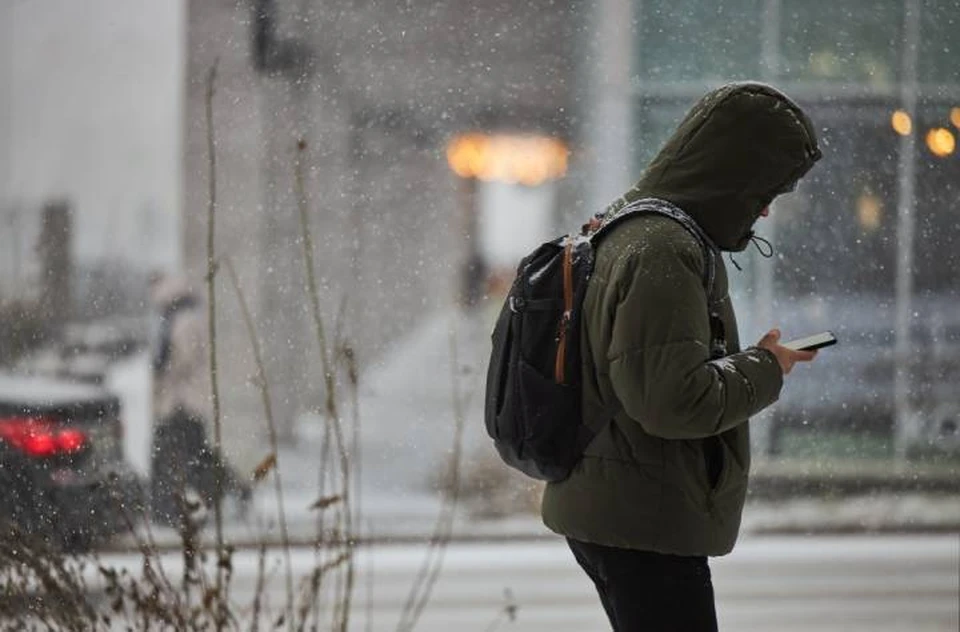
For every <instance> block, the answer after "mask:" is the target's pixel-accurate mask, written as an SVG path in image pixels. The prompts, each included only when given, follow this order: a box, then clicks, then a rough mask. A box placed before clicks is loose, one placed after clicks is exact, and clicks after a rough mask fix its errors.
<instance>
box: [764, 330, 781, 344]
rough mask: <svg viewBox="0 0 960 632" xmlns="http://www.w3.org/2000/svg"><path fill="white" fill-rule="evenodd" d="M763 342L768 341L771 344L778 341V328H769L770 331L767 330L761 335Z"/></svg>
mask: <svg viewBox="0 0 960 632" xmlns="http://www.w3.org/2000/svg"><path fill="white" fill-rule="evenodd" d="M763 342H769V343H772V344H777V343H778V342H780V330H779V329H771V330H770V331H768V332H767V333H766V335H765V336H764V337H763Z"/></svg>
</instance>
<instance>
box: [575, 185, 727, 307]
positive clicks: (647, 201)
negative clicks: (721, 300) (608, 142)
mask: <svg viewBox="0 0 960 632" xmlns="http://www.w3.org/2000/svg"><path fill="white" fill-rule="evenodd" d="M640 213H647V214H650V213H653V214H656V215H664V216H666V217H669V218H671V219H673V220H675V221H677V222H678V223H679V224H680V225H681V226H683V227H684V228H686V229H687V232H689V233H690V234H691V235H693V238H694V239H696V240H697V243H698V244H700V248H701V249H702V250H703V260H704V270H703V286H704V289H706V291H707V300H708V302H710V303H712V302H713V286H714V282H715V281H716V278H717V263H716V260H715V257H716V255H717V254H718V253H719V252H720V249H719V248H718V247H717V245H716V244H714V243H713V240H712V239H710V237H709V236H708V235H707V234H706V233H705V232H704V231H703V229H702V228H700V225H699V224H697V222H695V221H694V220H693V218H692V217H690V216H689V215H687V214H686V213H685V212H684V211H683V210H682V209H680V207H678V206H676V205H674V204H671V203H670V202H668V201H666V200H662V199H660V198H641V199H639V200H635V201H634V202H631V203H630V204H627V205H626V206H624V207H623V208H621V209H619V210H618V211H616V212H615V213H613V214H611V215H610V216H608V217H606V218H604V220H603V221H602V222H601V224H600V226H599V227H598V228H596V229H595V230H594V231H593V232H592V233H590V235H589V236H588V238H589V239H590V240H591V241H597V240H598V238H599V237H601V236H602V235H604V234H606V233H607V232H609V231H610V230H611V229H612V228H613V227H614V226H616V225H617V224H619V223H621V222H622V221H624V220H625V219H628V218H629V217H632V216H634V215H638V214H640ZM711 311H712V307H711Z"/></svg>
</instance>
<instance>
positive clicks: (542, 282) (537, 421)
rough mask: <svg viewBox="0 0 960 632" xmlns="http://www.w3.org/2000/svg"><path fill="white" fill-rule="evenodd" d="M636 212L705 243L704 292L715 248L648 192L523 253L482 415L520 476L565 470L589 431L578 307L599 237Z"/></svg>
mask: <svg viewBox="0 0 960 632" xmlns="http://www.w3.org/2000/svg"><path fill="white" fill-rule="evenodd" d="M637 213H656V214H660V215H666V216H668V217H671V218H673V219H675V220H676V221H678V222H680V223H681V224H682V225H683V226H684V227H685V228H686V229H687V230H688V231H690V233H691V234H693V235H694V237H695V238H696V239H697V241H698V242H699V243H700V245H701V247H702V248H703V249H704V258H705V260H706V261H707V265H706V269H705V272H704V286H705V288H706V289H707V296H708V297H710V296H711V295H712V288H713V280H714V276H715V267H714V266H715V262H714V259H713V256H711V255H712V252H715V250H716V247H715V246H713V245H712V243H711V242H710V240H709V238H708V237H707V236H706V235H705V234H704V233H703V231H702V229H701V228H700V227H699V226H698V225H697V224H696V223H695V222H694V221H693V220H692V219H691V218H690V217H689V216H688V215H686V214H685V213H684V212H683V211H681V210H680V209H679V208H677V207H676V206H674V205H672V204H670V203H669V202H666V201H664V200H660V199H656V198H645V199H642V200H637V201H636V202H633V203H631V204H629V205H627V206H625V207H624V208H622V209H620V210H619V211H618V212H616V213H614V214H613V215H612V216H611V217H608V218H606V219H601V216H598V217H597V218H594V221H593V222H591V223H590V224H587V225H585V226H584V227H583V229H582V231H581V232H580V233H579V234H572V235H565V236H563V237H558V238H556V239H554V240H552V241H548V242H545V243H543V244H541V245H540V246H539V247H538V248H537V249H536V250H534V251H533V252H532V253H531V254H530V255H528V256H527V257H525V258H524V259H523V260H522V261H521V262H520V265H519V266H518V268H517V276H516V278H515V279H514V281H513V285H512V287H511V288H510V292H509V293H508V295H507V297H506V300H505V301H504V304H503V308H502V309H501V310H500V316H499V318H498V319H497V324H496V326H495V327H494V330H493V336H492V339H493V350H492V353H491V355H490V365H489V368H488V370H487V385H486V400H485V411H484V418H485V419H484V421H485V424H486V428H487V434H489V435H490V437H491V438H492V439H493V440H494V444H495V445H496V448H497V451H498V452H499V453H500V456H501V458H502V459H503V460H504V462H506V463H507V465H510V466H511V467H514V468H516V469H518V470H520V471H521V472H523V473H525V474H527V475H528V476H531V477H533V478H536V479H539V480H544V481H561V480H563V479H565V478H567V476H569V475H570V472H571V471H572V470H573V467H574V466H575V465H576V463H577V461H579V460H580V457H581V455H582V454H583V450H584V449H585V448H586V447H587V444H589V443H590V441H591V440H592V439H593V437H594V435H595V434H596V432H595V430H591V429H590V428H588V427H587V425H586V424H584V423H583V420H582V418H581V410H580V408H581V405H580V404H581V403H580V399H581V392H580V386H581V375H580V372H581V364H580V320H581V309H580V308H581V304H582V302H583V297H584V294H585V293H586V290H587V282H588V281H589V280H590V274H591V272H592V271H593V262H594V251H595V249H596V247H597V245H598V243H599V240H600V238H601V237H602V236H603V235H605V234H607V233H608V232H609V231H610V230H611V229H612V228H613V227H614V226H615V225H617V224H619V223H620V222H621V221H623V220H624V219H626V218H628V217H631V216H633V215H635V214H637ZM710 311H711V319H710V321H711V329H713V330H714V331H713V337H714V341H713V347H714V354H713V355H714V356H717V355H723V349H722V347H724V346H725V345H724V344H723V340H722V333H720V336H719V338H718V336H717V332H716V330H715V329H714V325H715V323H716V324H719V317H718V316H717V315H716V313H715V310H714V309H713V306H712V304H711V309H710ZM718 345H719V346H720V347H721V348H720V349H719V350H718V348H717V347H718Z"/></svg>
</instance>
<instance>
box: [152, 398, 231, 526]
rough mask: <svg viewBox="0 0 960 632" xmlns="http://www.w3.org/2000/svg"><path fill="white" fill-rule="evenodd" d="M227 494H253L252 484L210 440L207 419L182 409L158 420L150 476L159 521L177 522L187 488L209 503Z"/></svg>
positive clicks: (170, 523) (163, 522) (173, 524)
mask: <svg viewBox="0 0 960 632" xmlns="http://www.w3.org/2000/svg"><path fill="white" fill-rule="evenodd" d="M218 478H219V479H220V491H221V493H223V494H228V493H236V494H238V495H239V496H241V497H243V496H245V495H249V491H248V486H247V485H246V484H245V483H243V482H242V481H241V479H240V477H239V476H238V475H237V474H236V473H235V472H234V471H233V470H232V469H231V468H230V467H228V466H227V464H226V463H225V462H224V459H223V458H222V456H221V455H220V454H219V453H218V452H217V451H216V450H214V449H213V446H211V445H210V442H209V441H208V440H207V431H206V428H205V426H204V424H203V420H201V419H199V418H197V417H195V416H193V415H190V414H188V413H186V412H184V411H182V410H178V411H176V412H174V413H173V414H172V415H170V416H169V417H168V418H167V419H164V420H161V422H160V423H159V424H157V426H156V428H155V429H154V433H153V451H152V467H151V476H150V492H151V493H150V496H151V514H152V517H153V519H154V521H156V522H157V523H159V524H164V525H168V526H177V525H179V524H180V516H181V513H182V512H183V511H184V510H187V513H189V509H190V508H189V507H186V506H185V504H184V501H185V499H184V492H185V490H187V489H192V490H193V491H194V492H196V493H197V494H198V495H199V496H200V498H201V499H202V500H203V502H204V503H206V504H207V506H212V505H213V503H214V502H215V500H216V497H217V479H218Z"/></svg>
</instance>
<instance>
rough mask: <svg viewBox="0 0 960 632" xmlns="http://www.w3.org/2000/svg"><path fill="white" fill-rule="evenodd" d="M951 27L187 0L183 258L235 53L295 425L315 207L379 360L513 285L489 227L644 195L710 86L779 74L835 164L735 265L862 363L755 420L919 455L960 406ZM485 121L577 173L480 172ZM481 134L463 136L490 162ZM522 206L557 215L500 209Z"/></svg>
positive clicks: (275, 352)
mask: <svg viewBox="0 0 960 632" xmlns="http://www.w3.org/2000/svg"><path fill="white" fill-rule="evenodd" d="M958 21H960V5H957V4H956V3H938V2H934V1H932V0H885V1H884V2H877V3H873V4H871V7H870V9H869V10H868V11H866V10H864V9H863V6H862V3H859V2H856V1H855V0H815V1H812V2H811V1H808V0H802V1H801V0H730V1H729V2H723V3H702V2H698V1H696V0H677V1H671V2H669V3H668V2H655V1H652V0H605V1H604V0H597V1H594V2H590V1H583V2H570V3H556V2H550V1H547V0H544V1H542V2H541V1H536V2H529V3H521V4H517V3H508V2H501V1H495V2H490V3H470V2H460V1H455V2H449V3H443V4H437V3H432V2H407V3H403V4H400V5H397V6H394V5H392V4H390V3H379V2H366V1H363V2H361V1H355V2H344V3H337V4H336V6H325V5H324V6H321V5H320V3H309V2H306V3H300V4H299V5H297V6H296V7H294V6H291V5H290V4H288V3H282V2H277V1H272V0H249V1H245V2H235V1H233V0H216V1H211V2H191V3H189V9H188V19H187V33H188V89H187V94H188V97H187V101H186V130H187V131H186V159H185V160H186V162H185V172H184V183H185V195H184V200H185V203H184V222H185V232H184V246H185V252H186V262H187V266H188V268H190V269H191V271H192V272H194V273H195V276H197V275H202V274H203V272H204V270H205V266H206V243H205V239H206V227H207V223H206V222H207V219H206V208H207V200H208V193H207V189H208V182H207V172H208V167H209V158H208V156H207V152H206V145H205V143H206V136H205V134H206V127H205V114H204V108H205V97H204V94H205V93H204V91H205V84H204V81H205V77H206V76H207V73H208V71H209V70H210V68H211V67H212V66H213V64H214V61H215V60H217V64H218V65H217V68H218V78H217V81H216V88H217V93H216V95H215V96H214V98H213V106H214V108H213V111H214V126H215V130H216V134H217V159H218V176H217V177H218V185H219V186H218V194H217V195H218V203H219V207H218V214H219V215H218V218H219V219H218V240H219V241H218V246H217V249H218V252H219V253H220V254H221V255H229V256H230V257H231V259H232V260H233V261H234V262H235V264H236V266H237V269H238V271H239V274H240V278H241V282H242V283H243V286H244V290H245V292H246V294H247V296H248V299H249V300H250V301H251V303H252V305H254V306H255V311H256V317H257V324H258V327H259V331H260V334H261V336H262V337H263V338H264V341H265V343H266V350H267V358H268V373H269V375H270V379H271V385H272V387H273V389H274V392H275V393H276V396H277V399H278V400H279V402H280V406H279V407H280V410H281V411H283V412H281V413H280V414H281V416H283V417H286V418H289V417H290V416H291V415H293V414H295V413H296V412H297V411H302V410H304V409H307V408H310V407H313V406H317V405H319V404H320V403H321V401H322V396H323V393H322V388H321V387H320V384H321V382H322V380H321V379H320V367H319V364H318V352H317V345H316V336H315V333H314V330H313V322H312V318H311V315H310V310H309V303H308V301H307V300H306V289H305V287H306V278H305V276H304V272H303V271H304V266H303V259H302V237H303V232H302V230H301V227H300V220H299V212H300V206H301V204H300V203H301V201H302V202H303V203H304V208H306V209H307V212H308V215H309V218H310V227H311V232H312V235H313V239H314V242H315V244H314V245H315V264H316V269H317V271H318V275H319V283H320V287H321V296H322V308H323V314H324V319H325V323H326V324H327V332H328V336H329V337H330V338H331V339H332V338H333V337H334V332H335V331H337V330H338V327H339V329H340V330H342V331H343V333H344V335H345V336H347V337H348V338H349V339H350V340H351V342H352V344H354V345H356V346H357V347H358V354H359V357H360V362H361V365H363V364H364V363H367V364H369V363H376V362H378V361H379V359H380V358H382V357H383V356H384V354H385V353H386V352H387V350H389V348H390V346H391V344H392V343H394V342H395V341H396V340H397V339H398V338H399V337H401V336H403V335H404V333H405V332H408V331H409V330H410V329H411V328H412V327H414V326H415V324H416V323H417V320H418V319H419V318H420V317H421V316H422V315H424V314H426V313H429V312H431V311H435V310H438V309H441V308H442V307H443V306H445V305H449V304H451V303H453V302H455V301H457V300H462V299H463V298H464V297H465V296H466V297H469V295H470V292H469V291H467V290H469V287H470V286H469V282H468V281H467V280H468V279H470V278H475V277H478V278H480V279H483V280H484V282H491V281H492V282H494V284H495V283H496V282H498V281H499V282H500V283H501V284H502V282H503V280H502V279H498V278H497V271H496V270H493V271H491V269H490V267H491V266H494V267H495V266H496V265H498V264H497V263H496V261H500V260H508V259H509V258H510V256H513V254H515V253H516V252H517V251H518V249H521V248H522V247H523V244H522V243H520V244H518V245H516V246H511V245H510V244H509V243H507V242H509V240H504V239H501V240H498V244H499V246H498V248H501V250H496V249H494V251H490V250H489V248H487V247H486V246H484V245H483V243H484V242H485V240H486V241H488V242H489V241H490V240H489V238H488V237H485V236H484V235H485V234H486V233H485V231H489V230H492V229H491V228H490V226H491V225H499V226H507V227H508V229H509V227H510V226H511V225H514V226H516V227H517V229H518V232H521V233H522V232H526V231H530V232H544V231H546V232H556V231H558V230H560V229H562V230H567V229H569V228H571V227H572V226H576V225H578V222H579V221H580V220H582V218H584V217H585V216H587V215H588V214H589V213H591V212H593V211H594V210H596V209H598V208H600V207H602V205H604V204H605V203H607V202H608V201H609V200H610V199H612V198H613V197H615V196H616V195H618V194H619V193H620V192H622V190H623V189H624V188H625V187H627V186H629V185H630V184H631V182H632V181H633V180H634V179H635V178H636V177H637V176H638V175H639V169H640V168H641V167H642V165H643V164H645V163H646V162H647V161H648V160H649V159H650V158H651V157H652V156H653V153H654V152H655V151H656V149H657V148H658V147H659V145H660V143H661V142H662V141H663V140H664V139H665V137H666V136H667V135H668V134H669V133H670V132H671V131H672V129H673V127H674V126H675V125H676V123H677V122H678V121H679V119H680V118H681V117H682V115H683V113H684V112H685V110H686V109H687V108H688V107H689V106H690V104H691V103H692V102H694V101H695V100H696V99H697V98H698V97H699V96H700V95H702V94H703V92H705V91H706V90H708V89H710V88H712V87H715V86H717V85H719V84H721V83H723V82H726V81H730V80H744V79H760V80H764V81H768V82H770V83H773V84H775V85H778V86H779V87H782V88H783V89H784V90H785V91H786V92H787V93H788V94H790V95H791V96H792V97H794V98H795V99H796V100H797V101H799V102H800V103H801V104H802V105H803V106H804V107H805V108H806V109H808V110H809V111H810V113H811V116H812V117H813V119H814V121H815V122H816V124H817V126H818V131H819V132H820V133H821V137H822V142H823V146H824V153H825V159H824V161H823V162H822V163H821V164H820V165H819V166H818V167H817V168H816V169H815V170H814V171H813V172H812V173H811V174H810V176H809V177H808V178H807V179H805V181H804V182H803V183H802V185H801V187H800V189H799V190H798V192H797V193H796V194H795V195H793V196H789V197H786V198H783V199H782V200H781V201H778V202H777V205H776V208H775V212H774V214H773V219H772V220H769V221H766V222H765V223H764V224H763V226H762V231H761V232H763V233H764V234H765V235H766V236H768V238H770V239H771V240H772V241H773V242H774V244H775V245H776V247H777V254H776V257H775V258H774V259H773V260H771V261H765V260H758V259H757V257H756V256H755V255H753V254H748V253H745V254H744V255H742V256H741V257H738V260H739V262H740V264H741V265H742V267H743V268H744V272H743V273H742V274H736V273H734V274H733V275H732V276H733V277H734V280H733V282H734V288H735V291H736V293H737V295H736V297H735V300H736V301H737V302H738V303H740V313H741V315H742V316H743V322H742V323H741V325H742V327H741V329H742V333H743V338H744V339H745V341H747V342H749V341H750V340H751V339H754V338H756V337H758V336H759V335H760V334H762V333H763V331H765V330H766V329H767V328H769V327H770V326H773V325H780V326H781V327H782V328H784V330H785V331H786V332H789V333H792V334H795V335H804V334H807V333H810V332H812V331H813V330H820V329H833V330H834V331H836V332H837V333H838V335H839V336H840V338H841V341H842V342H841V345H842V346H841V348H843V349H845V352H844V353H843V354H840V353H836V354H834V355H833V356H831V355H830V354H827V353H824V354H821V356H822V357H821V359H820V360H819V361H818V362H819V365H821V366H818V368H817V371H820V373H815V372H814V371H812V370H811V371H809V372H806V373H803V374H802V375H801V376H799V377H794V378H793V380H792V383H791V387H790V389H789V390H788V392H787V393H785V399H784V401H783V402H781V406H780V411H779V412H778V413H777V414H778V415H779V417H778V421H777V423H776V424H773V423H765V424H757V425H756V426H755V427H756V428H757V432H756V433H755V434H756V435H757V443H758V446H759V447H760V448H762V451H763V452H766V451H769V450H771V449H774V450H776V449H781V450H782V449H784V446H785V445H787V444H789V441H800V442H801V443H802V442H803V441H804V440H803V439H789V441H788V440H787V439H784V438H783V437H780V438H779V439H778V438H777V436H775V435H776V434H777V433H778V432H780V431H779V430H777V431H773V430H772V429H773V428H787V429H788V430H790V429H794V430H795V429H804V428H811V427H819V425H820V424H821V422H823V423H825V424H826V425H828V426H829V425H833V426H837V425H839V426H841V427H842V429H844V430H845V431H846V432H848V433H852V435H853V436H854V437H855V438H854V441H855V442H857V441H860V440H861V439H863V445H867V444H868V443H869V444H870V445H874V446H875V447H874V448H870V449H869V450H867V451H868V452H869V451H870V450H873V451H875V452H877V453H883V454H890V453H893V452H896V453H902V452H903V450H904V446H906V445H908V444H909V443H911V442H913V441H915V440H920V441H921V443H922V441H924V440H926V441H929V439H924V438H923V437H924V436H927V437H936V436H939V435H938V434H937V433H938V432H940V431H939V430H938V428H941V427H946V428H949V424H947V425H946V426H943V423H946V422H947V421H949V420H953V419H955V418H957V417H958V416H960V411H957V410H954V409H952V408H951V406H950V402H951V401H952V400H950V397H949V395H948V394H945V392H944V388H943V387H942V384H944V380H945V379H946V380H949V379H952V378H949V376H951V375H955V376H956V375H957V371H960V367H957V366H955V365H957V364H958V362H957V353H956V352H955V350H956V349H957V348H958V346H960V331H958V329H957V327H956V324H955V323H954V322H953V321H952V320H951V317H950V313H952V311H950V310H949V309H948V306H949V305H951V304H955V301H956V299H957V298H958V297H957V288H958V287H960V277H958V273H957V272H956V270H957V269H958V266H957V265H956V263H957V261H956V257H958V256H960V255H958V254H957V253H958V252H960V251H958V250H957V248H956V246H957V243H956V242H957V240H958V239H960V234H958V232H957V222H956V219H955V218H956V214H957V212H958V211H960V208H958V203H957V199H960V197H958V196H957V186H958V183H960V158H958V152H957V151H956V150H955V138H956V136H957V134H958V133H960V110H958V109H957V108H958V107H960V76H958V73H957V70H956V64H955V59H954V56H955V54H956V50H957V47H958V44H960V41H957V36H956V33H957V32H960V30H958V29H957V27H958ZM470 133H474V134H480V135H481V137H483V138H486V140H488V141H492V140H495V139H496V138H499V137H501V136H503V135H510V136H511V137H513V138H516V137H517V135H518V133H522V134H523V135H527V136H529V135H531V134H532V135H535V137H536V138H544V139H548V140H557V141H559V142H561V143H562V144H563V146H564V147H566V148H567V149H568V150H569V154H568V156H567V162H566V163H565V165H564V174H565V175H564V177H563V178H562V179H559V180H555V181H550V182H548V183H546V184H544V183H538V184H535V185H531V184H530V183H523V182H522V178H519V179H518V178H513V179H511V178H502V177H500V178H498V177H494V178H492V183H490V182H485V181H484V180H483V177H482V176H481V175H480V174H481V171H482V170H483V168H486V167H489V164H486V163H484V164H482V165H479V166H478V165H474V167H476V170H474V171H471V170H470V169H473V167H471V168H470V169H466V168H465V169H466V170H465V171H462V172H461V171H459V170H458V169H459V168H458V167H457V166H456V165H455V164H454V162H453V157H452V156H450V157H449V161H448V155H447V154H448V153H449V152H450V150H451V147H454V146H456V141H457V140H464V139H466V140H468V141H469V140H470V137H469V134H470ZM301 139H302V140H304V141H305V145H304V147H303V148H302V149H300V150H298V149H297V143H298V141H299V140H301ZM484 142H486V141H484ZM478 146H479V145H469V143H468V149H469V151H472V152H474V153H473V154H471V155H473V156H474V158H475V159H476V160H478V161H480V162H483V160H487V158H483V159H481V158H480V157H479V156H480V154H479V153H478V152H479V151H480V150H478V149H477V147H478ZM471 147H472V149H471ZM513 147H514V148H515V147H516V146H513ZM519 151H520V150H517V149H514V150H513V151H512V152H508V153H513V154H517V153H518V152H519ZM468 153H469V152H468ZM497 160H501V159H497ZM298 161H299V164H300V166H301V167H302V173H303V178H302V182H303V190H304V196H303V199H302V200H300V199H299V197H298V183H297V177H296V172H297V163H298ZM497 164H498V165H500V166H503V165H502V164H501V163H499V162H498V163H497ZM518 180H519V181H520V184H519V185H518V184H517V181H518ZM511 187H512V189H511ZM525 195H526V196H528V198H529V199H527V200H526V201H525V202H524V201H522V200H523V199H524V196H525ZM504 196H506V197H504ZM504 200H506V201H504ZM517 204H519V205H520V206H522V207H523V208H528V209H537V208H545V209H546V211H545V215H543V216H542V217H540V218H539V219H537V218H535V217H527V218H524V220H523V221H520V220H516V223H512V222H511V219H510V213H509V212H503V213H501V214H500V215H499V216H498V215H497V213H496V209H500V210H501V211H502V210H503V209H505V208H508V207H510V205H517ZM484 209H488V210H489V209H494V210H492V211H490V212H487V211H485V210H484ZM531 213H533V212H531ZM544 217H545V218H546V219H544ZM528 220H529V221H528ZM524 222H526V223H524ZM493 230H503V229H493ZM934 242H935V243H936V247H935V248H934V247H930V246H929V245H930V244H931V243H934ZM478 255H479V256H478ZM471 265H473V266H479V268H480V271H481V274H479V275H477V274H475V273H476V272H477V268H476V267H471ZM471 271H473V273H474V274H471ZM219 287H220V288H221V289H220V292H221V294H222V296H220V297H219V303H220V305H222V306H223V310H225V311H234V310H235V307H234V306H235V305H236V297H235V296H234V295H233V292H232V290H230V289H229V285H228V284H227V283H225V282H221V283H220V284H219ZM481 293H482V288H481ZM951 302H953V303H951ZM948 311H949V313H948ZM914 314H916V316H914ZM222 321H223V334H224V337H225V338H224V340H225V342H224V344H223V348H224V353H226V354H227V358H229V361H228V362H225V363H223V367H224V368H223V371H224V375H223V377H224V381H225V384H226V388H227V394H228V395H229V397H228V399H229V400H230V401H231V402H233V404H232V406H234V407H236V409H237V411H239V412H238V414H239V415H240V416H242V415H243V413H245V412H249V411H250V410H255V409H256V406H257V403H256V402H257V399H256V398H257V397H258V396H257V395H256V392H255V390H254V389H251V388H250V387H249V384H247V382H246V377H247V376H249V375H251V374H252V373H253V372H254V367H253V366H252V364H251V359H250V354H249V351H248V349H249V343H248V342H246V338H245V334H244V333H243V329H242V324H241V323H240V322H239V319H237V318H235V317H231V316H229V315H225V316H223V317H222ZM336 323H339V326H338V325H337V324H336ZM866 325H869V326H866ZM930 357H932V358H934V360H935V362H934V363H924V362H923V361H922V360H924V359H926V358H930ZM918 366H919V367H924V368H922V370H921V369H919V368H917V367H918ZM824 376H826V378H825V377H824ZM944 376H947V377H946V378H944ZM303 394H309V397H303ZM308 400H309V401H308ZM227 412H228V413H229V412H230V411H227ZM942 422H943V423H942ZM953 427H954V428H956V426H953ZM924 433H926V434H924ZM931 433H932V434H931ZM787 434H788V435H790V436H793V435H792V434H790V432H788V433H787ZM921 435H922V436H921ZM871 437H872V438H871ZM911 437H912V438H911ZM871 441H872V442H873V443H870V442H871ZM778 442H779V446H778V445H777V444H778ZM790 445H792V444H790Z"/></svg>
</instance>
